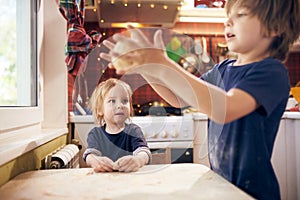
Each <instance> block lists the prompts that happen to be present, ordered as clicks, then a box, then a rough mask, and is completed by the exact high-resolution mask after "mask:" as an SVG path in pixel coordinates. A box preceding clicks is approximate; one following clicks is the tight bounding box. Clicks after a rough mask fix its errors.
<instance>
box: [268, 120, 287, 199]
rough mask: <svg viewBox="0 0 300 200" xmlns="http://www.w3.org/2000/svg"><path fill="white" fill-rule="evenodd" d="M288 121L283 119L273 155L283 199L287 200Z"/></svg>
mask: <svg viewBox="0 0 300 200" xmlns="http://www.w3.org/2000/svg"><path fill="white" fill-rule="evenodd" d="M285 130H286V119H282V120H281V122H280V126H279V129H278V133H277V137H276V139H275V144H274V148H273V154H272V159H271V161H272V164H273V168H274V171H275V173H276V176H277V180H278V182H279V186H280V193H281V199H282V200H286V199H287V156H286V154H287V152H286V149H287V146H286V131H285Z"/></svg>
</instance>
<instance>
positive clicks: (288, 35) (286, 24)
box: [225, 0, 300, 61]
mask: <svg viewBox="0 0 300 200" xmlns="http://www.w3.org/2000/svg"><path fill="white" fill-rule="evenodd" d="M234 5H238V6H241V7H246V8H248V9H250V12H251V14H253V15H254V16H257V17H258V19H259V20H260V22H261V23H262V25H263V27H264V29H265V30H264V31H265V32H264V33H265V34H266V35H267V36H269V35H270V34H271V33H272V32H275V33H277V34H278V36H276V38H275V39H274V40H273V42H272V44H271V46H270V47H269V51H270V56H271V57H272V58H275V59H278V60H280V61H285V60H286V58H287V56H288V53H289V48H290V46H291V45H292V44H293V43H294V42H295V41H296V40H297V39H298V38H299V34H300V17H299V14H298V13H299V11H300V8H299V6H300V5H299V0H227V2H226V6H225V10H226V13H227V14H229V13H230V11H231V9H232V7H233V6H234Z"/></svg>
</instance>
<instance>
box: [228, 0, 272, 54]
mask: <svg viewBox="0 0 300 200" xmlns="http://www.w3.org/2000/svg"><path fill="white" fill-rule="evenodd" d="M225 38H226V41H227V44H228V48H229V50H230V51H233V52H236V53H239V54H242V55H248V56H253V55H254V56H257V55H260V54H263V53H265V52H266V51H267V49H268V47H269V45H270V44H271V42H272V38H271V37H266V36H265V34H264V31H263V26H262V24H261V22H260V21H259V19H258V17H257V16H254V15H252V14H251V13H250V11H249V9H247V8H246V7H240V6H237V5H234V6H233V7H232V9H231V11H230V13H229V16H228V20H227V21H226V22H225Z"/></svg>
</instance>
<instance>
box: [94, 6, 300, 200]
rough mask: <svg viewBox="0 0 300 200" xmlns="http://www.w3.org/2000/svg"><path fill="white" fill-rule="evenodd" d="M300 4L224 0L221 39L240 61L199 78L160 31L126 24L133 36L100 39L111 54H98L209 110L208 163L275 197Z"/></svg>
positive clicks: (171, 97)
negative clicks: (173, 55) (278, 143)
mask: <svg viewBox="0 0 300 200" xmlns="http://www.w3.org/2000/svg"><path fill="white" fill-rule="evenodd" d="M299 7H300V5H299V0H288V1H286V0H272V1H270V0H227V1H226V6H225V10H226V13H227V16H228V19H227V20H226V22H225V23H224V25H225V39H226V41H227V45H228V49H229V50H230V51H231V52H234V53H236V55H237V59H228V60H225V61H224V62H222V63H220V64H217V65H216V66H215V67H214V68H213V69H212V70H211V71H209V72H207V73H206V74H204V75H203V76H202V77H201V78H200V79H199V78H197V77H195V76H193V75H191V74H190V73H188V72H187V71H185V70H184V69H183V68H182V67H181V66H180V65H179V64H178V63H175V62H174V61H172V60H171V59H170V58H169V57H168V55H167V53H166V51H165V45H164V41H163V37H162V30H157V31H156V32H155V33H154V36H153V42H151V40H149V39H148V38H147V36H146V35H145V34H144V33H143V31H142V30H141V29H133V28H132V27H131V28H129V31H130V36H131V37H127V36H126V35H124V34H115V35H114V36H113V40H114V41H115V43H113V42H111V41H108V40H106V41H104V45H105V46H107V47H108V48H109V49H110V52H109V53H108V54H107V53H101V54H100V56H101V57H102V58H104V59H106V60H108V61H110V62H111V64H110V66H111V67H114V68H115V69H116V72H117V73H120V74H125V73H138V74H140V75H142V77H143V78H144V79H145V80H147V82H148V83H149V84H150V85H151V86H152V87H153V88H154V89H155V91H156V92H157V93H158V94H159V95H160V96H161V97H163V98H164V99H165V100H166V101H167V102H168V103H169V104H171V105H172V106H174V107H181V108H182V107H185V106H192V107H194V108H195V109H197V110H198V111H199V112H202V113H205V114H207V116H208V118H209V121H210V122H209V129H208V142H209V149H208V150H209V152H208V153H209V160H210V164H211V168H212V169H213V170H214V171H215V172H217V173H218V174H220V175H221V176H223V177H224V178H226V179H227V180H228V181H230V182H232V183H233V184H235V185H236V186H238V187H239V188H241V189H243V190H244V191H245V192H247V193H248V194H250V195H252V196H253V197H254V198H256V199H266V200H269V199H272V200H275V199H280V191H279V186H278V182H277V179H276V176H275V173H274V170H273V168H272V164H271V156H272V150H273V145H274V141H275V138H276V134H277V130H278V127H279V123H280V119H281V116H282V114H283V112H284V110H285V106H286V103H287V99H288V96H289V90H290V86H289V78H288V73H287V70H286V68H285V66H284V65H283V63H282V62H283V61H285V59H286V58H287V54H288V52H289V47H290V45H292V44H293V43H294V42H295V41H296V40H297V39H298V38H299V33H300V18H299V14H298V13H299ZM199 12H200V11H199Z"/></svg>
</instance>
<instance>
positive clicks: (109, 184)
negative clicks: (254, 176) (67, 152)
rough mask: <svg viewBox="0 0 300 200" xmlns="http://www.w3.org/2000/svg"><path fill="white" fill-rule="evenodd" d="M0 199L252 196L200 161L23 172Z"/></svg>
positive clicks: (0, 193) (134, 199)
mask: <svg viewBox="0 0 300 200" xmlns="http://www.w3.org/2000/svg"><path fill="white" fill-rule="evenodd" d="M0 197H1V199H5V200H9V199H13V200H19V199H30V200H34V199H39V200H40V199H43V200H47V199H55V200H59V199H76V200H78V199H85V200H89V199H102V200H118V199H120V200H121V199H122V200H124V199H130V200H140V199H143V200H144V199H156V200H169V199H170V200H171V199H172V200H176V199H189V200H192V199H197V200H199V199H205V200H209V199H222V200H225V199H230V200H235V199H238V200H240V199H253V198H251V197H250V196H249V195H247V194H246V193H244V192H243V191H242V190H240V189H238V188H237V187H235V186H234V185H232V184H231V183H229V182H228V181H226V180H225V179H223V178H222V177H221V176H219V175H217V174H216V173H214V172H213V171H212V170H210V169H209V168H208V167H206V166H204V165H201V164H192V163H189V164H168V165H146V166H144V167H143V168H141V169H140V170H139V171H137V172H132V173H123V172H112V173H94V172H93V170H92V169H91V168H75V169H51V170H36V171H30V172H25V173H22V174H20V175H18V176H17V177H15V178H13V179H12V180H10V181H9V182H7V183H6V184H4V185H3V186H2V187H1V188H0Z"/></svg>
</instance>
